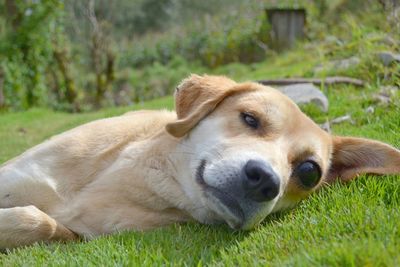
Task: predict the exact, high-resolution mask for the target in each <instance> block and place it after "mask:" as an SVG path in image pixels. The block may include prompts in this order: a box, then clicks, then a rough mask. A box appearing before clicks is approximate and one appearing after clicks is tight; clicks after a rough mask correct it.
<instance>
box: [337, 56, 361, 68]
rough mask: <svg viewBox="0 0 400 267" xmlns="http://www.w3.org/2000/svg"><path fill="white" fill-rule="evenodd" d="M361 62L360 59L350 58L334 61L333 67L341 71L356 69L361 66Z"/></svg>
mask: <svg viewBox="0 0 400 267" xmlns="http://www.w3.org/2000/svg"><path fill="white" fill-rule="evenodd" d="M360 62H361V60H360V58H358V57H350V58H345V59H340V60H334V61H332V63H333V67H334V68H335V69H339V70H346V69H349V68H353V67H356V66H357V65H358V64H360Z"/></svg>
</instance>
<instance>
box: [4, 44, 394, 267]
mask: <svg viewBox="0 0 400 267" xmlns="http://www.w3.org/2000/svg"><path fill="white" fill-rule="evenodd" d="M315 53H317V52H315ZM318 60H320V58H319V57H318V56H314V55H313V54H312V53H311V54H310V53H304V51H302V50H299V51H297V52H290V53H287V54H284V55H283V56H281V57H279V58H278V59H276V60H274V61H271V62H264V63H258V64H255V65H252V66H251V67H248V66H241V65H240V66H234V65H232V66H230V67H229V66H228V67H226V68H224V69H219V70H214V71H213V72H215V73H226V74H228V75H229V76H233V77H235V78H236V79H238V80H247V79H260V78H267V77H282V76H290V75H298V76H301V75H307V73H308V72H309V71H310V69H311V67H312V66H313V64H314V63H315V62H316V61H318ZM307 63H308V64H307ZM378 90H379V82H378V81H376V80H372V81H370V83H369V84H368V85H367V86H366V87H365V88H361V89H358V88H353V87H351V86H335V87H329V88H328V87H325V88H323V91H324V92H325V93H326V94H327V96H328V98H329V100H330V108H329V112H328V113H326V114H322V113H320V112H319V111H318V110H317V109H315V108H314V107H312V106H307V107H305V108H304V110H305V111H306V112H307V113H308V114H309V115H310V116H312V118H313V119H314V120H315V121H317V122H318V123H321V122H324V121H325V120H326V119H332V118H335V117H338V116H343V115H346V114H351V116H352V118H353V123H349V122H344V123H342V124H338V125H334V126H333V128H332V130H333V132H334V134H340V135H354V136H363V137H368V138H374V139H378V140H382V141H385V142H387V143H390V144H392V145H394V146H395V147H400V138H399V132H400V99H399V96H397V97H394V98H393V99H392V102H391V103H390V104H388V105H380V104H375V103H374V101H373V100H372V95H373V94H374V93H376V92H377V91H378ZM399 94H400V93H399ZM399 94H398V95H399ZM172 101H173V100H172V97H166V98H162V99H157V100H153V101H150V102H147V103H144V104H141V105H139V104H137V105H135V106H133V107H124V108H111V109H105V110H101V111H99V112H93V113H84V114H67V113H58V112H54V111H50V110H47V109H32V110H29V111H26V112H20V113H12V114H3V115H0V163H2V162H5V161H6V160H8V159H10V158H12V157H14V156H16V155H18V154H19V153H21V152H23V151H24V150H25V149H27V148H29V147H31V146H33V145H35V144H38V143H40V142H42V141H43V140H45V139H46V138H48V137H50V136H52V135H54V134H57V133H60V132H62V131H64V130H67V129H70V128H72V127H74V126H76V125H79V124H82V123H85V122H87V121H91V120H94V119H97V118H102V117H107V116H113V115H118V114H122V113H123V112H125V111H128V110H131V109H142V108H151V109H156V108H172V106H173V103H172ZM370 105H374V107H375V111H374V112H373V113H367V112H365V109H366V108H367V107H368V106H370ZM399 207H400V176H399V175H391V176H380V177H378V176H372V175H366V176H361V177H359V178H358V179H357V180H355V181H352V182H350V183H348V184H334V185H332V186H331V187H329V188H325V189H323V190H321V191H319V192H318V193H316V194H314V195H313V196H312V197H310V198H309V199H307V200H305V201H303V202H301V203H300V205H298V206H297V207H296V208H295V209H293V210H290V211H287V212H284V213H280V214H274V215H272V216H270V217H268V218H267V219H266V220H265V221H264V222H263V223H262V225H260V226H259V227H257V229H255V230H253V231H250V232H243V231H232V230H230V229H229V228H228V227H226V226H223V225H220V226H207V225H200V224H198V223H188V224H181V225H172V226H170V227H166V228H162V229H158V230H155V231H151V232H145V233H138V232H125V233H120V234H116V235H113V236H106V237H101V238H97V239H95V240H92V241H88V242H76V243H70V244H50V245H45V244H37V245H34V246H31V247H27V248H20V249H16V250H13V251H9V252H8V253H5V254H0V265H2V266H15V265H24V266H43V265H45V266H60V265H67V266H110V265H112V266H154V265H157V266H158V265H188V266H193V265H196V266H202V265H213V266H214V265H223V266H238V265H240V266H252V265H261V266H315V265H325V266H399V265H400V253H399V250H400V208H399Z"/></svg>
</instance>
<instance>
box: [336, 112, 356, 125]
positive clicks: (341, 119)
mask: <svg viewBox="0 0 400 267" xmlns="http://www.w3.org/2000/svg"><path fill="white" fill-rule="evenodd" d="M346 121H348V122H350V123H351V124H354V121H353V119H352V118H351V116H350V115H349V114H347V115H344V116H341V117H337V118H334V119H333V120H331V124H339V123H342V122H346Z"/></svg>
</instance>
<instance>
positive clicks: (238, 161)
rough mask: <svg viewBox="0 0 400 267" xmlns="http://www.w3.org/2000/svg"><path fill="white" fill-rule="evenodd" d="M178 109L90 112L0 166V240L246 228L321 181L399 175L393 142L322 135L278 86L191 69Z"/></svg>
mask: <svg viewBox="0 0 400 267" xmlns="http://www.w3.org/2000/svg"><path fill="white" fill-rule="evenodd" d="M175 101H176V113H175V112H170V111H137V112H130V113H128V114H125V115H123V116H119V117H114V118H108V119H102V120H98V121H94V122H91V123H88V124H85V125H82V126H80V127H77V128H75V129H72V130H70V131H67V132H65V133H63V134H60V135H58V136H55V137H53V138H51V139H50V140H48V141H46V142H44V143H42V144H40V145H38V146H36V147H34V148H32V149H30V150H28V151H26V152H25V153H23V154H22V155H21V156H19V157H17V158H15V159H12V160H10V161H9V162H6V163H5V164H3V165H2V166H1V167H0V208H1V209H0V247H1V248H10V247H16V246H21V245H28V244H32V243H34V242H37V241H44V242H48V241H53V240H61V241H67V240H74V239H77V238H79V237H89V238H91V237H95V236H98V235H101V234H108V233H112V232H115V231H119V230H124V229H134V230H147V229H152V228H155V227H160V226H163V225H167V224H171V223H174V222H183V221H188V220H197V221H199V222H201V223H215V222H226V223H227V224H228V225H229V226H230V227H232V228H235V229H250V228H252V227H254V226H255V225H257V224H258V223H259V222H260V221H262V220H263V219H264V218H265V217H266V216H267V215H268V214H270V213H272V212H276V211H278V210H281V209H284V208H288V207H292V206H294V205H295V204H296V203H297V202H299V201H300V200H301V199H303V198H305V197H306V196H307V195H309V194H310V193H311V192H312V191H314V190H315V189H317V188H318V187H320V186H321V185H322V184H325V183H329V182H330V181H332V180H334V179H336V178H337V177H340V178H341V179H343V180H349V179H351V178H353V177H355V176H357V175H358V174H360V173H375V174H386V173H388V174H389V173H400V151H399V150H396V149H395V148H393V147H391V146H389V145H387V144H384V143H381V142H377V141H372V140H367V139H362V138H347V137H338V136H331V135H329V134H328V133H326V132H325V131H323V130H321V129H320V128H319V127H318V126H317V125H316V124H315V123H314V122H313V121H312V120H311V119H309V118H308V117H307V116H306V115H304V114H303V113H302V112H301V111H300V109H299V108H298V107H297V106H296V105H295V104H294V103H293V102H292V101H291V100H290V99H289V98H288V97H286V96H284V95H283V94H281V93H280V92H278V91H276V90H274V89H272V88H269V87H265V86H262V85H259V84H256V83H236V82H234V81H232V80H230V79H228V78H225V77H218V76H198V75H192V76H190V77H189V78H187V79H185V80H184V81H183V82H182V83H181V84H180V85H179V86H178V88H177V90H176V94H175Z"/></svg>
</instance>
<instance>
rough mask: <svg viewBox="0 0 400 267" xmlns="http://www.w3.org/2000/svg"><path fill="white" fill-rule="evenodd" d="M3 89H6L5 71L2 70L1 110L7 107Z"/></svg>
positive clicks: (0, 72) (0, 76)
mask: <svg viewBox="0 0 400 267" xmlns="http://www.w3.org/2000/svg"><path fill="white" fill-rule="evenodd" d="M3 88H4V73H3V69H2V68H0V109H2V108H4V107H5V106H6V100H5V97H4V92H3Z"/></svg>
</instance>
